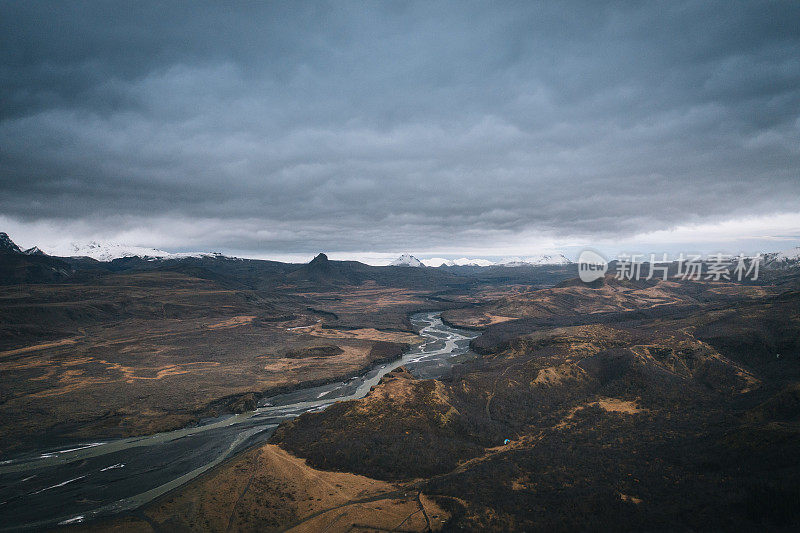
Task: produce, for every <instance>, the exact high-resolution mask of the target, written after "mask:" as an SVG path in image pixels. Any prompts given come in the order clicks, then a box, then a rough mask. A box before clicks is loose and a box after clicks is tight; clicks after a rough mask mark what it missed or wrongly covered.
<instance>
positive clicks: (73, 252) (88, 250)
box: [36, 241, 221, 261]
mask: <svg viewBox="0 0 800 533" xmlns="http://www.w3.org/2000/svg"><path fill="white" fill-rule="evenodd" d="M36 249H37V250H38V248H36ZM48 250H49V252H50V255H54V256H57V257H90V258H92V259H95V260H97V261H113V260H114V259H122V258H124V257H140V258H142V259H147V260H156V259H181V258H184V257H213V256H215V255H221V254H219V253H213V252H212V253H209V252H187V253H171V252H165V251H164V250H158V249H156V248H146V247H143V246H130V245H126V244H119V243H114V242H97V241H91V242H88V243H74V242H73V243H70V244H68V245H65V246H60V247H52V248H48Z"/></svg>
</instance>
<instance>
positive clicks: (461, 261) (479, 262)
mask: <svg viewBox="0 0 800 533" xmlns="http://www.w3.org/2000/svg"><path fill="white" fill-rule="evenodd" d="M453 264H454V265H456V266H477V267H488V266H492V265H494V261H489V260H488V259H470V258H468V257H460V258H458V259H455V260H453Z"/></svg>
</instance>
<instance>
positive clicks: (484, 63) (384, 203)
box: [0, 0, 800, 259]
mask: <svg viewBox="0 0 800 533" xmlns="http://www.w3.org/2000/svg"><path fill="white" fill-rule="evenodd" d="M172 4H174V3H165V4H163V5H162V4H158V5H152V4H149V3H147V2H127V1H126V2H120V3H118V4H115V3H113V2H94V3H92V2H53V3H38V2H3V3H1V4H0V231H7V232H8V233H9V234H10V235H11V236H12V238H14V239H15V240H17V241H20V242H21V243H22V244H23V245H30V246H32V245H34V244H38V245H45V246H47V245H52V244H57V243H60V242H65V241H69V240H87V239H101V240H114V241H122V242H126V243H129V244H136V245H143V246H153V247H157V248H163V249H166V250H171V251H186V250H221V251H225V252H229V253H238V254H241V255H251V256H262V257H279V258H288V257H306V256H311V255H313V254H314V253H316V252H318V251H321V250H324V251H328V252H333V253H334V255H335V256H339V257H345V256H347V257H361V258H373V259H374V258H381V257H389V256H391V255H394V254H396V253H397V252H403V251H410V252H412V253H416V254H418V255H419V256H420V257H423V256H430V255H439V256H442V255H445V256H448V255H453V254H455V255H470V256H503V255H530V254H533V253H535V252H537V251H542V250H546V249H547V250H549V249H563V250H575V249H577V248H578V247H581V246H584V245H589V246H595V247H597V248H600V249H605V250H609V251H614V249H615V248H624V249H626V250H641V251H662V250H678V249H687V250H704V251H714V250H716V249H728V250H731V251H735V249H737V248H740V249H745V250H747V251H753V250H759V249H769V250H774V249H785V248H789V247H792V246H797V245H798V244H800V207H798V206H799V205H800V24H798V21H799V20H800V2H796V1H787V2H730V1H728V0H726V1H722V2H718V3H714V2H687V3H683V2H678V1H674V0H671V1H668V2H662V3H647V4H639V3H635V2H621V3H618V4H617V3H607V4H604V5H603V3H601V2H596V1H593V2H585V3H584V2H565V1H557V2H545V3H533V2H520V3H515V2H475V3H471V2H455V3H446V2H427V1H426V2H420V3H409V2H357V3H347V2H341V1H337V2H332V3H324V2H309V3H305V2H296V1H293V2H274V3H268V4H264V3H258V4H255V3H254V4H251V5H247V6H245V5H241V4H240V5H237V7H221V6H220V5H218V3H209V4H206V5H203V4H200V3H198V2H190V3H181V5H178V6H176V5H172Z"/></svg>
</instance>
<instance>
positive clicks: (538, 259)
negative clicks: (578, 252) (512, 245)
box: [499, 253, 572, 267]
mask: <svg viewBox="0 0 800 533" xmlns="http://www.w3.org/2000/svg"><path fill="white" fill-rule="evenodd" d="M571 263H572V261H570V260H569V259H567V257H566V256H565V255H564V254H561V253H552V254H539V255H534V256H531V257H526V258H525V259H522V258H520V257H509V258H506V259H503V260H502V261H500V263H499V264H500V265H502V266H506V267H520V266H541V265H569V264H571Z"/></svg>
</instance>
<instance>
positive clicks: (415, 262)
mask: <svg viewBox="0 0 800 533" xmlns="http://www.w3.org/2000/svg"><path fill="white" fill-rule="evenodd" d="M389 266H404V267H424V266H425V265H423V264H422V261H420V260H419V259H417V258H416V257H414V256H413V255H411V254H407V253H406V254H403V255H401V256H400V257H398V258H397V259H395V260H394V261H392V262H391V263H389Z"/></svg>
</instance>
